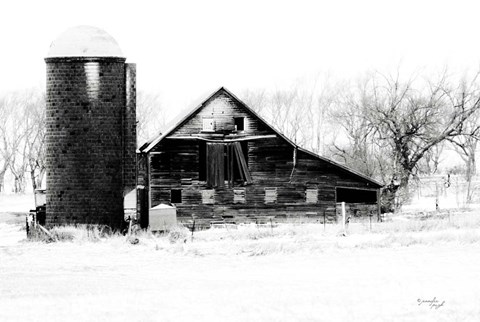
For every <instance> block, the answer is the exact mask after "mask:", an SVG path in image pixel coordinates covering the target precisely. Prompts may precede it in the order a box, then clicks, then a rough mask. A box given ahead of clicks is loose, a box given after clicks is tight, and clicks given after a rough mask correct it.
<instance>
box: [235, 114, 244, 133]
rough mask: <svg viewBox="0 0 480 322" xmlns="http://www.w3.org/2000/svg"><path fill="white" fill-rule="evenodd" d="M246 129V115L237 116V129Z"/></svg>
mask: <svg viewBox="0 0 480 322" xmlns="http://www.w3.org/2000/svg"><path fill="white" fill-rule="evenodd" d="M243 130H245V118H244V117H235V131H243Z"/></svg>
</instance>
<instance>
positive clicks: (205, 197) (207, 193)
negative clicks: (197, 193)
mask: <svg viewBox="0 0 480 322" xmlns="http://www.w3.org/2000/svg"><path fill="white" fill-rule="evenodd" d="M214 202H215V191H214V190H212V189H209V190H202V203H204V204H214Z"/></svg>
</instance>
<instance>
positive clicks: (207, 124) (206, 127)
mask: <svg viewBox="0 0 480 322" xmlns="http://www.w3.org/2000/svg"><path fill="white" fill-rule="evenodd" d="M202 131H215V120H214V119H213V117H205V118H203V127H202Z"/></svg>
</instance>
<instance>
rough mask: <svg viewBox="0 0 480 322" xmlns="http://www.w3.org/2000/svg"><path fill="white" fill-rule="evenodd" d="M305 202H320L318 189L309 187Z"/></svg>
mask: <svg viewBox="0 0 480 322" xmlns="http://www.w3.org/2000/svg"><path fill="white" fill-rule="evenodd" d="M305 202H306V203H317V202H318V189H307V190H305Z"/></svg>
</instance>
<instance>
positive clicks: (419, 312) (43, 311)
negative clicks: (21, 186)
mask: <svg viewBox="0 0 480 322" xmlns="http://www.w3.org/2000/svg"><path fill="white" fill-rule="evenodd" d="M27 208H28V207H27ZM4 209H6V208H4ZM0 212H1V211H0ZM471 215H473V217H472V216H470V217H468V218H462V219H461V218H460V217H458V218H457V217H453V218H452V220H451V222H445V221H438V220H437V221H422V222H418V223H416V222H409V221H408V220H406V222H403V221H398V220H397V221H392V222H390V223H383V224H374V225H373V227H372V232H371V233H370V232H369V227H368V226H365V225H352V226H351V227H350V228H349V229H350V234H349V235H348V236H347V237H340V236H338V234H337V233H338V227H337V226H327V229H326V231H324V230H323V226H321V225H283V226H278V227H273V228H272V227H263V228H258V227H255V226H245V227H239V228H238V229H236V230H227V229H214V230H209V231H204V232H198V233H196V234H195V235H194V238H193V241H192V239H191V236H190V235H189V234H186V235H185V234H184V235H181V238H179V239H178V240H177V241H176V242H174V243H171V242H170V241H169V238H168V237H162V236H160V237H153V236H151V235H148V234H141V235H140V236H139V240H140V242H139V243H138V244H136V245H132V244H130V243H129V242H127V241H126V239H125V237H124V236H114V237H110V238H104V239H100V240H98V241H89V240H88V239H80V240H76V241H73V242H55V243H48V244H47V243H42V242H27V241H25V240H24V239H25V231H24V230H23V227H22V224H23V218H22V217H18V216H15V215H11V214H8V215H7V214H5V213H3V214H0V321H65V320H68V321H192V320H195V321H478V318H479V317H480V227H479V226H478V222H479V220H477V219H476V218H475V214H471ZM455 216H456V215H455ZM458 216H459V215H458ZM472 218H473V219H472ZM445 220H446V219H445ZM472 223H473V224H472ZM185 239H186V240H185ZM432 303H433V304H434V305H432Z"/></svg>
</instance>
